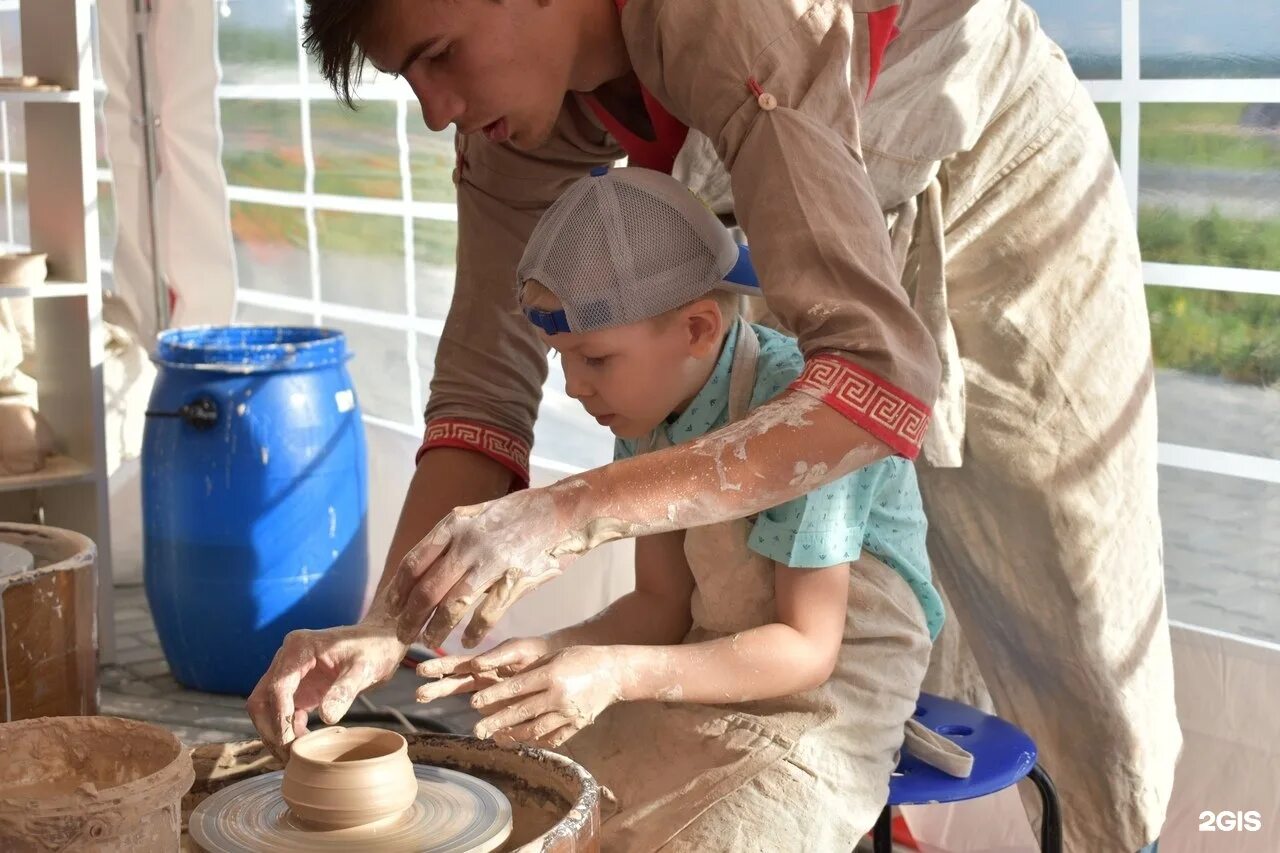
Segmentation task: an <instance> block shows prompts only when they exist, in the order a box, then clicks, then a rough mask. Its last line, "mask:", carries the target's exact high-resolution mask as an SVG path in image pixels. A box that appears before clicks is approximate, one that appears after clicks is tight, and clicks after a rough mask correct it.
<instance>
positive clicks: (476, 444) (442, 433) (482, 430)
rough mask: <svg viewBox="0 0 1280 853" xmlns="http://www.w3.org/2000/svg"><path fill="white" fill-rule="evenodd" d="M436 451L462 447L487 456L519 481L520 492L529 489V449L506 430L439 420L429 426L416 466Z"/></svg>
mask: <svg viewBox="0 0 1280 853" xmlns="http://www.w3.org/2000/svg"><path fill="white" fill-rule="evenodd" d="M433 447H459V448H462V449H463V450H474V451H476V452H477V453H483V454H484V455H485V456H488V457H489V458H490V459H492V460H494V461H495V462H500V463H502V465H503V466H505V467H506V468H507V470H509V471H510V472H511V473H513V474H515V475H516V476H517V477H519V478H520V486H519V488H527V487H528V485H529V445H528V444H526V443H525V442H524V441H522V440H520V439H519V438H517V437H516V436H514V435H512V434H511V433H509V432H507V431H506V430H502V429H498V428H497V427H494V426H490V425H489V424H485V423H480V422H479V421H469V420H465V419H463V418H436V419H435V420H433V421H432V422H431V423H429V424H427V432H426V435H425V436H423V438H422V446H421V447H419V448H418V453H417V456H415V457H414V464H415V465H416V464H417V463H418V461H419V460H421V459H422V454H424V453H426V452H427V451H428V450H430V449H431V448H433Z"/></svg>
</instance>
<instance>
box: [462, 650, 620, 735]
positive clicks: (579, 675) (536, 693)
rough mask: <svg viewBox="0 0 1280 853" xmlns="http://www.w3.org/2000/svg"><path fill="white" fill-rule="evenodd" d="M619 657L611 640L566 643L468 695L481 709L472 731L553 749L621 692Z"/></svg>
mask: <svg viewBox="0 0 1280 853" xmlns="http://www.w3.org/2000/svg"><path fill="white" fill-rule="evenodd" d="M623 671H624V667H623V665H622V657H621V655H620V654H619V652H618V650H617V647H614V646H569V647H568V648H566V649H562V650H561V651H558V652H552V653H551V654H549V655H547V656H546V657H544V658H542V659H541V660H539V661H537V662H536V663H534V664H533V665H532V666H530V667H529V668H528V669H526V670H525V671H524V672H522V673H520V674H519V675H514V676H512V677H510V678H507V679H504V680H503V681H501V682H499V683H498V684H495V685H493V686H492V687H486V688H485V689H483V690H481V691H480V692H479V693H477V694H476V695H475V696H473V697H472V699H471V706H472V707H473V708H475V709H476V710H478V711H479V712H480V713H482V714H484V715H485V718H484V719H483V720H481V721H480V722H479V723H477V724H476V729H475V733H476V737H481V738H487V737H493V739H494V740H496V741H498V742H499V743H503V742H506V743H526V744H532V745H534V746H543V747H548V748H551V749H554V748H556V747H558V746H560V745H561V744H563V743H564V742H565V741H567V740H568V739H569V738H571V737H573V736H574V735H575V734H577V733H578V732H580V731H582V730H583V729H584V728H586V727H587V726H589V725H591V724H592V723H593V722H595V719H596V717H598V716H599V715H600V714H601V712H603V711H604V710H605V709H606V708H608V707H609V706H610V705H612V704H614V703H615V702H619V701H622V698H623V686H624V685H623V682H622V677H623Z"/></svg>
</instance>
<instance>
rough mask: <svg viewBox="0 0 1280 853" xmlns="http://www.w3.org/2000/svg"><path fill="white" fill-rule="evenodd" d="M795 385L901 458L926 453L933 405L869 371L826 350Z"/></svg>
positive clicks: (816, 358) (793, 384)
mask: <svg viewBox="0 0 1280 853" xmlns="http://www.w3.org/2000/svg"><path fill="white" fill-rule="evenodd" d="M789 387H790V388H791V389H792V390H794V391H802V392H804V393H806V394H809V395H810V396H813V397H817V398H818V399H819V400H821V401H822V402H824V403H826V404H827V405H828V406H830V407H831V408H833V409H835V410H836V411H837V412H839V413H840V414H842V415H844V416H845V417H846V418H848V419H849V420H851V421H853V422H854V423H855V424H857V425H858V426H860V427H862V428H863V429H865V430H866V431H867V432H869V433H871V434H872V435H873V436H875V437H876V438H878V439H880V440H881V441H883V442H884V443H885V444H887V445H889V446H890V447H892V448H893V450H894V452H895V453H897V454H898V455H899V456H905V457H906V458H908V459H915V458H916V457H917V456H919V455H920V445H921V443H922V442H923V441H924V432H925V429H926V428H927V427H928V426H929V414H930V409H929V407H928V406H926V405H925V404H924V403H922V402H920V401H919V400H917V399H916V398H915V397H913V396H911V395H910V394H908V393H907V392H906V391H903V390H902V389H901V388H897V387H895V386H894V385H891V384H890V383H888V382H886V381H884V380H883V379H881V378H880V377H879V376H876V375H875V374H874V373H872V372H870V371H869V370H866V369H864V368H861V367H859V366H858V365H856V364H854V363H853V362H851V361H849V360H847V359H844V358H841V357H840V356H838V355H835V354H833V353H829V352H824V353H821V354H819V355H816V356H814V357H813V358H811V359H809V360H808V362H807V363H806V364H805V366H804V372H803V373H801V374H800V375H799V376H798V377H797V378H796V380H795V381H794V382H792V383H791V385H790V386H789Z"/></svg>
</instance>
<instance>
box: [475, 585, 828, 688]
mask: <svg viewBox="0 0 1280 853" xmlns="http://www.w3.org/2000/svg"><path fill="white" fill-rule="evenodd" d="M774 565H775V566H776V572H775V580H774V595H775V598H776V600H777V618H776V621H774V622H771V623H769V624H767V625H762V626H760V627H758V628H752V629H750V630H747V631H742V632H740V633H737V634H734V635H732V636H729V637H724V638H722V639H718V640H711V641H708V642H704V643H690V644H687V645H681V646H671V647H666V648H660V647H652V646H649V647H643V646H641V647H622V648H620V649H618V654H619V655H620V657H621V658H622V664H621V666H622V668H623V670H624V671H625V672H626V673H627V676H628V677H627V678H626V679H625V680H624V682H623V689H622V699H623V700H624V701H636V700H645V699H662V700H666V701H679V702H696V703H703V704H714V703H721V702H747V701H751V700H754V699H772V698H774V697H777V696H787V695H790V694H793V693H801V692H804V691H805V690H811V689H813V688H814V687H817V686H818V685H820V684H822V683H823V682H824V681H826V680H827V679H828V678H829V677H830V676H831V671H832V669H833V668H834V667H835V663H836V655H837V654H838V653H839V651H840V644H841V640H842V638H843V636H844V625H845V613H846V608H847V607H848V598H849V564H848V563H841V564H840V565H838V566H829V567H827V568H824V569H792V568H788V567H786V566H782V565H779V564H776V563H775V564H774ZM477 698H482V696H478V697H477Z"/></svg>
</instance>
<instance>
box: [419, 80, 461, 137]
mask: <svg viewBox="0 0 1280 853" xmlns="http://www.w3.org/2000/svg"><path fill="white" fill-rule="evenodd" d="M413 93H414V95H416V96H417V98H418V104H419V106H421V107H422V121H423V123H424V124H426V126H427V127H428V128H430V129H431V130H432V131H434V132H436V133H439V132H440V131H442V130H444V129H445V128H447V127H448V126H449V125H451V124H453V122H454V121H455V120H457V118H458V116H460V115H461V114H462V109H463V103H462V99H461V98H459V97H457V96H456V95H454V94H453V93H452V92H450V91H449V90H448V89H446V88H445V87H443V86H441V85H439V84H432V85H430V86H428V85H426V84H425V83H424V82H418V83H415V84H413Z"/></svg>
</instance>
